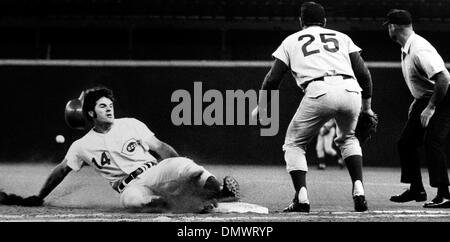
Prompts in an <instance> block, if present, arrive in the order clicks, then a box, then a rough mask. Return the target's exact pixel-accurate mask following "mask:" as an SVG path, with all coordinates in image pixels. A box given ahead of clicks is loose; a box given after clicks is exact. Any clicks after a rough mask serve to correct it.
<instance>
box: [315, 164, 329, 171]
mask: <svg viewBox="0 0 450 242" xmlns="http://www.w3.org/2000/svg"><path fill="white" fill-rule="evenodd" d="M326 168H327V165H325V163H319V165H318V166H317V169H319V170H325V169H326Z"/></svg>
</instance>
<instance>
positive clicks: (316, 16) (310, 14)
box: [300, 2, 325, 26]
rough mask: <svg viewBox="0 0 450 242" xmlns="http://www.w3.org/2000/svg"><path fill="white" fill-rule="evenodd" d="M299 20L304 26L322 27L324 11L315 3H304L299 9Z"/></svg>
mask: <svg viewBox="0 0 450 242" xmlns="http://www.w3.org/2000/svg"><path fill="white" fill-rule="evenodd" d="M300 18H301V19H302V22H303V24H304V25H307V26H309V25H324V24H325V9H324V8H323V7H322V5H320V4H318V3H316V2H305V3H303V4H302V6H301V8H300Z"/></svg>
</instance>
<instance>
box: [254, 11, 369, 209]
mask: <svg viewBox="0 0 450 242" xmlns="http://www.w3.org/2000/svg"><path fill="white" fill-rule="evenodd" d="M300 23H301V27H302V30H301V31H298V32H297V33H294V34H292V35H290V36H288V37H287V38H286V39H285V40H284V41H283V42H282V43H281V45H280V46H279V47H278V49H277V50H276V51H275V52H274V53H273V54H272V55H273V57H274V58H275V61H274V63H273V65H272V68H271V70H270V71H269V72H268V74H267V75H266V77H265V79H264V82H263V84H262V87H261V89H262V90H275V89H278V87H279V85H280V83H281V80H282V78H283V75H284V73H285V72H287V71H288V70H290V71H291V73H292V75H293V77H294V78H295V80H296V82H297V85H298V86H299V87H300V88H301V89H302V90H304V92H305V96H304V97H303V99H302V101H301V103H300V106H299V108H298V110H297V112H296V113H295V116H294V117H293V119H292V121H291V123H290V124H289V127H288V129H287V133H286V138H285V143H284V145H283V150H284V151H285V156H284V158H285V161H286V168H287V171H288V172H289V174H290V176H291V178H292V182H293V185H294V189H295V195H294V199H293V201H292V203H291V204H290V205H289V206H288V207H287V208H286V209H285V210H284V211H285V212H309V211H310V202H309V199H308V194H307V186H306V173H307V171H308V166H307V162H306V157H305V153H306V147H307V144H308V143H309V142H310V141H311V139H312V138H313V137H315V136H316V135H317V134H318V132H319V130H320V128H321V127H322V125H323V124H325V123H326V122H327V121H328V120H330V119H332V118H334V119H335V120H336V124H337V138H336V139H335V142H336V144H337V146H338V147H339V148H340V150H341V154H342V157H343V159H344V161H345V163H346V165H347V168H348V171H349V173H350V177H351V180H352V196H353V200H354V206H355V210H356V211H358V212H362V211H366V210H367V202H366V199H365V194H364V187H363V172H362V151H361V147H360V144H359V141H358V139H357V138H356V137H355V127H356V124H357V121H358V116H359V113H360V111H361V110H362V112H367V113H369V114H371V115H373V111H372V109H371V96H372V80H371V76H370V73H369V70H368V69H367V67H366V66H365V64H364V61H363V59H362V58H361V56H360V53H359V52H360V51H361V49H360V48H359V47H358V46H356V45H355V44H354V43H353V41H352V40H351V39H350V37H348V36H347V35H345V34H343V33H340V32H338V31H334V30H331V29H326V28H325V27H324V26H325V23H326V19H325V10H324V8H323V7H322V6H321V5H320V4H317V3H315V2H306V3H303V4H302V6H301V16H300ZM361 91H362V92H361ZM264 98H267V97H265V95H264V92H261V95H260V100H264ZM263 105H264V103H263V102H260V103H259V106H258V107H257V108H256V109H255V110H254V111H253V112H252V114H253V117H256V116H257V114H258V112H266V107H265V106H263ZM361 108H362V109H361Z"/></svg>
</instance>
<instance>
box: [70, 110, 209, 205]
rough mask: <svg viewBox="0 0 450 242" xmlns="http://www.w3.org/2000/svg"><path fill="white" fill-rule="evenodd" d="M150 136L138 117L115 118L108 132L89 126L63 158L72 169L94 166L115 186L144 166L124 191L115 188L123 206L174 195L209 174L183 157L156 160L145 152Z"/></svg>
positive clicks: (202, 183)
mask: <svg viewBox="0 0 450 242" xmlns="http://www.w3.org/2000/svg"><path fill="white" fill-rule="evenodd" d="M152 136H154V133H153V132H152V131H150V130H149V129H148V127H147V126H146V125H145V124H144V123H142V122H140V121H139V120H137V119H134V118H121V119H115V121H114V124H113V126H112V127H111V130H110V131H109V132H107V133H104V134H103V133H98V132H96V131H94V130H93V129H91V130H90V131H89V132H88V133H87V134H86V135H85V136H83V137H82V138H80V139H79V140H77V141H75V142H74V143H73V144H72V145H71V146H70V148H69V150H68V152H67V154H66V157H65V159H66V160H67V165H68V166H69V167H70V168H72V169H73V170H75V171H78V170H80V168H81V167H82V166H83V165H84V164H88V165H90V166H92V167H94V168H95V170H96V171H97V172H98V173H100V174H101V175H102V176H103V177H105V178H106V179H107V180H108V181H109V183H110V185H111V186H112V187H113V188H114V189H115V190H118V186H119V184H120V183H121V182H122V181H123V180H124V179H125V178H126V177H128V175H129V174H130V173H132V172H133V171H135V170H136V169H138V168H143V169H144V170H145V171H144V172H143V173H141V174H140V175H139V176H138V177H137V178H135V179H133V180H132V181H131V182H130V183H128V184H127V185H126V186H125V189H123V191H121V190H118V191H119V192H121V198H120V200H121V203H122V204H123V205H124V206H125V207H141V206H144V205H145V204H147V203H149V202H150V201H151V200H152V199H153V198H155V197H159V196H175V195H177V194H179V193H180V192H181V190H180V189H183V188H185V187H184V186H185V185H186V183H187V182H188V180H189V179H191V178H193V177H200V180H199V184H198V185H200V186H203V185H204V182H205V181H206V179H207V178H208V177H209V176H212V174H211V173H209V172H208V171H206V170H205V169H204V168H203V167H202V166H199V165H197V164H195V163H194V162H193V161H192V160H190V159H187V158H184V157H176V158H169V159H165V160H163V161H161V162H160V163H157V160H156V158H155V157H154V156H152V155H151V154H150V153H149V152H148V151H149V147H150V146H152V144H151V142H152V139H151V137H152ZM145 164H150V165H148V166H145ZM149 166H151V167H150V168H148V167H149Z"/></svg>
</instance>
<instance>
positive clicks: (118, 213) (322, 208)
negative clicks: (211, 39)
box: [0, 164, 450, 222]
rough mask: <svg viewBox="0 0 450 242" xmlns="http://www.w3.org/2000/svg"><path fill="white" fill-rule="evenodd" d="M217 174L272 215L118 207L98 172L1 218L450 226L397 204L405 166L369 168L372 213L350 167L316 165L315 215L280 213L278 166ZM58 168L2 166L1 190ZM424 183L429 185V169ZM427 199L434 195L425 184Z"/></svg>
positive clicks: (312, 182)
mask: <svg viewBox="0 0 450 242" xmlns="http://www.w3.org/2000/svg"><path fill="white" fill-rule="evenodd" d="M203 165H204V166H205V167H206V168H207V169H208V170H210V171H211V172H212V173H213V174H215V175H216V176H217V177H219V178H222V177H224V176H225V175H228V174H231V175H233V176H235V177H236V178H237V179H238V181H239V182H240V185H241V193H242V201H243V202H248V203H255V204H259V205H262V206H266V207H268V208H269V214H250V213H247V214H237V213H233V214H192V213H186V214H174V213H165V214H161V213H136V212H129V211H126V210H124V209H123V208H121V207H120V204H119V202H118V200H119V199H118V198H119V196H118V194H117V193H116V192H115V191H114V190H112V189H111V188H110V187H109V185H108V184H107V182H106V180H104V179H103V178H102V177H100V176H99V175H97V174H96V173H95V172H94V171H93V169H91V168H85V169H83V170H82V171H80V172H78V173H75V172H74V173H72V174H69V176H68V177H67V178H66V180H65V181H63V183H62V184H61V185H60V186H58V187H57V188H56V189H55V191H54V192H53V193H52V194H50V195H49V197H48V198H47V199H46V203H45V206H43V207H37V208H25V207H18V206H0V221H36V222H38V221H39V222H40V221H52V222H53V221H64V222H79V221H82V222H98V221H102V222H116V221H122V222H124V221H128V222H415V221H420V222H435V221H436V222H450V209H438V210H435V209H424V208H422V203H416V202H410V203H406V204H394V203H391V202H389V197H390V196H391V195H392V194H396V193H399V192H402V191H403V189H404V188H406V187H405V185H401V184H400V183H399V174H400V173H399V169H396V168H365V188H366V196H367V200H368V203H369V211H368V212H365V213H356V212H353V202H352V198H351V182H350V179H349V176H348V172H347V170H346V169H343V170H341V169H339V168H337V167H330V168H328V169H327V170H324V171H319V170H316V169H315V168H314V167H311V170H310V172H309V173H308V177H307V179H308V180H307V181H308V187H309V198H310V201H311V213H309V214H298V213H291V214H285V213H282V212H281V211H282V209H283V208H284V207H285V206H286V205H288V203H289V202H290V200H291V199H292V195H293V188H292V185H291V183H290V179H289V176H288V175H287V173H286V172H285V170H284V167H283V166H282V165H280V166H245V165H233V166H226V165H214V166H210V165H205V164H203ZM52 167H53V165H52V164H37V165H31V164H2V165H0V188H1V189H3V190H4V191H6V192H11V193H16V194H19V195H24V196H28V195H31V194H34V193H37V192H38V190H39V188H40V186H41V185H42V183H43V182H44V180H45V178H46V176H47V174H48V173H49V172H50V171H51V169H52ZM422 172H423V177H424V179H426V180H425V181H424V182H425V184H428V180H427V179H428V174H427V173H426V171H425V170H423V171H422ZM425 188H426V190H427V193H428V198H429V199H431V198H433V197H434V196H435V190H434V189H432V188H431V187H429V186H426V187H425Z"/></svg>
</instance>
